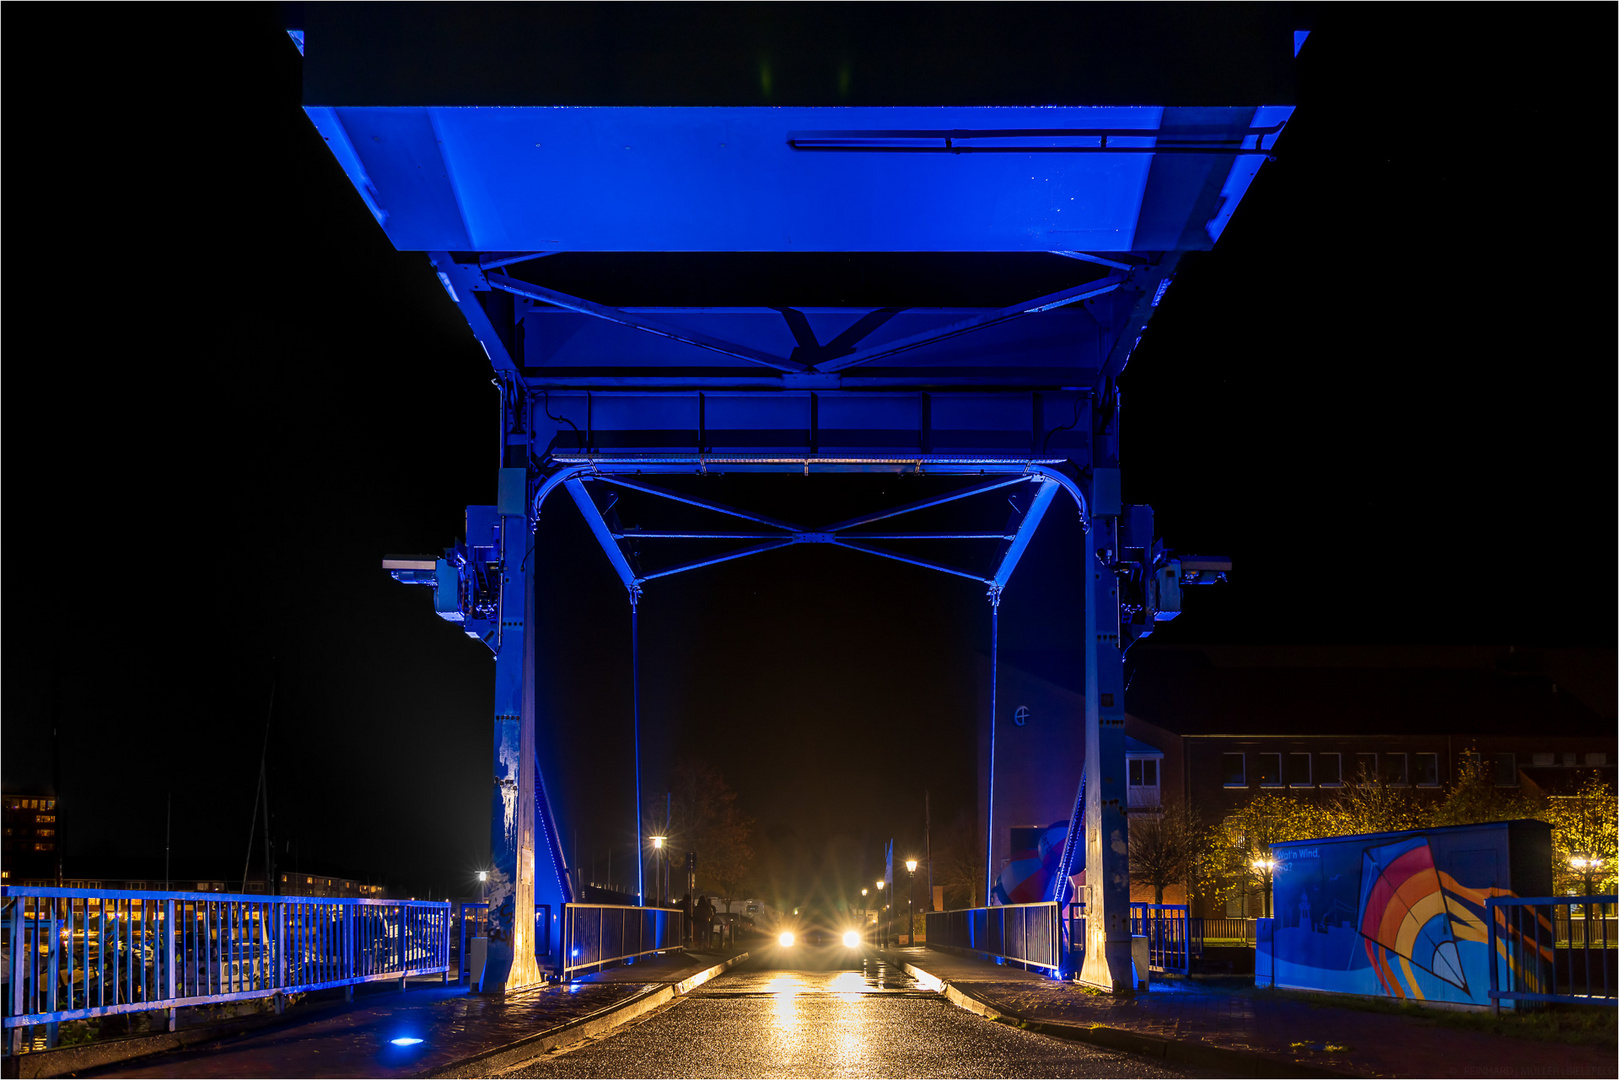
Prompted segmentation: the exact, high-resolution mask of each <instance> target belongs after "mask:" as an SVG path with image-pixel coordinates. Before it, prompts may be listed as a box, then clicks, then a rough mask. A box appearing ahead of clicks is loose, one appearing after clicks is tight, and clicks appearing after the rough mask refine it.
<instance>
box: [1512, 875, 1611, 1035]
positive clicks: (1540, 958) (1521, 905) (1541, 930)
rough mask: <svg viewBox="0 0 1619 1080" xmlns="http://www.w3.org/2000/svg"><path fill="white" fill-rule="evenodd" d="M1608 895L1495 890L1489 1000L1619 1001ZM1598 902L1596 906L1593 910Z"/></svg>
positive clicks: (1590, 1003)
mask: <svg viewBox="0 0 1619 1080" xmlns="http://www.w3.org/2000/svg"><path fill="white" fill-rule="evenodd" d="M1616 900H1619V897H1616V896H1614V895H1613V894H1608V895H1603V896H1535V897H1516V896H1492V897H1490V898H1489V899H1487V900H1485V901H1484V918H1485V921H1486V922H1487V923H1489V927H1490V943H1489V944H1490V951H1489V957H1490V1002H1491V1004H1492V1005H1494V1006H1495V1008H1496V1009H1498V1010H1499V1009H1500V1007H1501V1002H1503V1001H1514V1002H1517V1001H1561V1002H1569V1003H1573V1004H1585V1005H1619V965H1616V960H1619V937H1616V936H1615V935H1614V933H1613V925H1612V920H1611V919H1610V918H1609V915H1608V912H1610V911H1611V910H1612V909H1613V906H1614V904H1615V902H1616ZM1593 909H1594V910H1593Z"/></svg>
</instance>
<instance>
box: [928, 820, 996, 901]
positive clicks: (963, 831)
mask: <svg viewBox="0 0 1619 1080" xmlns="http://www.w3.org/2000/svg"><path fill="white" fill-rule="evenodd" d="M933 883H934V884H935V885H943V886H944V891H945V894H946V895H947V896H953V897H955V899H956V900H957V901H958V903H959V904H960V906H962V907H970V908H971V907H979V906H980V904H979V902H978V890H979V889H981V888H983V885H984V845H983V844H982V843H981V842H980V834H979V832H978V826H977V822H976V821H974V820H973V818H972V817H970V816H969V815H968V814H966V813H962V814H960V815H958V816H957V818H956V820H955V821H954V822H952V823H951V824H950V825H947V826H945V827H944V828H942V829H937V830H935V832H934V835H933ZM961 901H965V903H960V902H961ZM945 906H946V907H949V906H950V904H949V902H948V901H947V902H946V904H945Z"/></svg>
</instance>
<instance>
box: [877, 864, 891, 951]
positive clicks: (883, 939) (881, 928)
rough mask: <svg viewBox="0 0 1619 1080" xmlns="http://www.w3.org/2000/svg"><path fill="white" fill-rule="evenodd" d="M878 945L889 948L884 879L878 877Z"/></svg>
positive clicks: (880, 947)
mask: <svg viewBox="0 0 1619 1080" xmlns="http://www.w3.org/2000/svg"><path fill="white" fill-rule="evenodd" d="M877 947H878V948H879V949H886V948H888V933H887V927H886V926H885V925H884V920H883V879H882V878H878V879H877Z"/></svg>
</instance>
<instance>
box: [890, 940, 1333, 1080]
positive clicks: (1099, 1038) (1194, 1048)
mask: <svg viewBox="0 0 1619 1080" xmlns="http://www.w3.org/2000/svg"><path fill="white" fill-rule="evenodd" d="M898 963H899V965H900V966H901V967H902V968H904V969H905V971H906V972H907V973H908V974H909V975H910V976H911V977H912V978H914V979H921V980H925V981H927V982H933V983H937V984H938V985H939V992H940V994H941V995H943V997H944V999H945V1000H946V1001H948V1002H950V1004H952V1005H954V1006H956V1007H957V1008H958V1009H964V1010H966V1011H967V1012H970V1013H973V1014H975V1015H978V1016H982V1017H983V1018H984V1019H986V1020H992V1021H994V1022H996V1023H998V1024H1006V1025H1008V1026H1011V1027H1016V1028H1022V1029H1023V1030H1025V1031H1033V1032H1036V1033H1038V1034H1040V1035H1050V1036H1053V1037H1054V1038H1058V1039H1071V1040H1073V1041H1075V1042H1084V1043H1090V1044H1092V1045H1094V1046H1101V1047H1105V1048H1106V1049H1108V1050H1123V1051H1126V1052H1128V1053H1132V1054H1141V1055H1143V1056H1146V1057H1152V1058H1160V1059H1162V1060H1164V1061H1174V1062H1178V1063H1180V1064H1184V1065H1195V1066H1199V1067H1202V1068H1209V1069H1219V1070H1222V1071H1225V1072H1229V1073H1231V1074H1233V1075H1235V1076H1267V1077H1269V1076H1311V1077H1334V1078H1339V1080H1341V1078H1343V1077H1355V1076H1359V1075H1360V1074H1358V1073H1353V1072H1347V1071H1339V1070H1336V1069H1324V1068H1322V1067H1321V1066H1319V1065H1306V1064H1304V1063H1302V1062H1294V1061H1284V1060H1282V1059H1280V1058H1273V1057H1268V1056H1266V1055H1264V1054H1254V1053H1249V1052H1247V1051H1243V1050H1228V1049H1226V1048H1225V1047H1223V1046H1208V1045H1205V1044H1202V1043H1194V1042H1187V1041H1184V1040H1180V1039H1165V1038H1162V1037H1160V1036H1157V1035H1143V1034H1141V1033H1140V1032H1137V1031H1130V1030H1129V1029H1127V1028H1116V1027H1106V1026H1104V1025H1102V1024H1095V1025H1086V1026H1081V1025H1079V1024H1063V1023H1057V1022H1054V1021H1050V1020H1037V1019H1035V1018H1034V1017H1032V1016H1024V1015H1022V1014H1020V1013H1015V1012H1012V1011H1010V1010H1007V1009H1002V1008H999V1007H997V1006H995V1005H992V1004H990V1003H989V1002H987V1001H984V1000H982V999H980V998H977V997H974V996H973V995H972V994H969V993H967V992H966V991H965V990H962V989H960V988H959V987H957V986H954V985H952V984H951V983H949V982H947V981H945V980H944V979H941V978H939V977H938V976H937V975H934V974H933V973H932V972H929V971H925V970H923V969H922V968H919V967H917V966H916V965H915V964H911V963H907V962H906V961H904V960H900V961H898Z"/></svg>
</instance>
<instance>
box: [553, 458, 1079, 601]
mask: <svg viewBox="0 0 1619 1080" xmlns="http://www.w3.org/2000/svg"><path fill="white" fill-rule="evenodd" d="M587 479H596V480H598V481H599V482H601V483H607V484H614V485H618V486H620V487H624V488H627V489H629V490H632V491H639V492H642V493H644V494H647V495H652V496H655V497H657V498H662V499H667V500H669V501H671V502H676V503H681V504H683V505H686V506H695V507H698V508H700V509H704V510H711V511H714V512H715V513H721V514H729V515H731V516H734V517H740V518H743V519H745V520H750V521H757V522H759V523H761V524H766V525H769V526H770V527H772V528H774V529H777V530H779V531H778V532H774V533H759V532H707V531H680V532H665V531H659V530H647V531H642V530H639V529H624V528H614V527H613V526H612V525H610V524H609V523H608V522H607V520H606V518H605V517H604V516H603V515H602V512H601V510H600V508H599V507H598V506H597V505H596V501H595V499H593V498H592V497H591V495H590V492H589V491H588V490H586V487H585V482H586V480H587ZM1030 482H1033V483H1034V484H1035V490H1034V494H1033V495H1032V496H1031V498H1030V500H1029V505H1028V508H1027V509H1024V510H1020V511H1019V513H1018V514H1017V515H1015V520H1014V521H1013V522H1012V523H1010V524H1009V525H1008V527H1007V529H1006V530H1002V531H1000V532H889V533H860V532H855V533H852V534H849V535H843V534H845V533H848V531H849V530H853V529H859V528H861V527H862V526H865V525H869V524H871V523H873V522H877V521H884V520H887V519H889V518H893V517H898V516H900V515H902V514H910V513H916V512H917V511H920V510H927V509H931V508H933V507H936V506H942V505H945V504H946V503H951V502H955V501H957V500H960V499H965V498H969V497H971V496H973V495H982V494H985V493H987V492H991V491H998V490H1000V489H1002V488H1006V487H1012V486H1014V485H1017V484H1026V483H1030ZM563 484H564V485H565V486H566V487H567V489H568V493H569V494H570V495H571V496H572V497H573V500H574V502H575V503H576V504H577V505H578V507H579V512H580V513H581V514H582V515H583V516H584V519H585V524H586V525H588V526H589V528H590V531H591V533H592V535H594V536H595V537H596V542H597V543H598V544H600V545H601V548H602V551H604V552H605V553H606V555H607V559H608V562H609V563H611V564H612V567H613V571H614V572H615V573H616V574H617V575H618V578H619V581H620V582H621V583H622V584H623V585H624V588H625V589H626V590H627V591H628V592H629V594H630V597H631V600H632V602H633V601H634V600H636V599H637V598H638V597H639V596H640V593H641V589H642V587H643V586H644V585H645V584H646V583H647V582H649V581H654V580H656V579H658V578H663V577H670V576H672V575H674V574H680V573H685V572H686V571H688V570H699V569H702V568H703V567H706V566H714V565H717V564H719V563H722V562H730V561H732V560H735V559H741V558H745V557H747V556H749V555H759V554H763V553H764V552H766V551H775V550H776V549H777V548H783V547H790V546H792V545H794V544H831V545H834V546H836V547H841V548H847V549H848V550H850V551H863V552H865V553H866V554H868V555H876V556H878V557H880V558H884V559H892V560H894V561H896V562H902V563H908V564H909V565H911V566H919V567H922V568H924V569H927V570H936V571H938V572H939V573H942V574H949V575H950V576H952V577H961V578H966V579H968V580H969V581H978V582H982V583H983V584H985V585H988V586H989V587H990V588H991V589H992V590H994V591H997V592H998V591H999V590H1001V589H1004V588H1005V587H1006V585H1007V583H1008V582H1009V581H1010V580H1011V577H1012V572H1013V571H1014V570H1015V569H1016V568H1017V563H1018V560H1019V559H1020V558H1021V557H1022V555H1023V552H1024V550H1025V549H1026V548H1027V547H1028V545H1029V541H1030V540H1031V539H1033V536H1034V531H1035V530H1036V529H1037V528H1039V525H1040V520H1041V518H1043V517H1044V516H1045V512H1046V509H1047V507H1049V506H1050V505H1051V500H1052V499H1053V498H1054V497H1055V496H1056V493H1057V489H1058V487H1059V486H1061V485H1059V484H1058V483H1056V482H1054V481H1053V480H1052V479H1050V478H1049V477H1047V476H1043V475H1039V474H1037V473H1024V474H1020V475H1016V476H1003V477H997V478H996V479H994V480H989V481H985V482H982V483H978V484H971V485H969V486H967V487H964V488H960V489H958V490H956V491H951V492H946V493H944V494H942V495H936V496H933V497H931V498H927V499H919V500H917V501H916V502H912V503H907V504H905V505H904V506H897V507H892V508H890V509H888V510H880V511H877V512H875V513H871V514H863V515H861V516H860V517H855V518H850V519H848V520H846V521H840V522H837V523H835V524H833V525H828V526H826V527H825V528H822V529H813V530H812V529H805V528H802V527H800V526H797V525H793V524H790V523H788V522H785V521H778V520H776V519H774V518H770V517H766V516H765V515H762V514H754V513H751V512H749V511H746V510H738V509H736V508H735V507H731V506H726V505H725V504H723V503H718V502H714V501H712V500H709V499H699V498H694V497H692V496H689V495H681V494H679V493H678V492H673V491H669V490H668V489H666V488H660V487H655V486H653V485H651V484H646V483H642V482H640V481H635V480H627V479H624V478H622V477H596V478H590V477H586V476H584V475H582V474H580V473H578V472H576V471H575V472H572V473H571V474H570V476H569V478H568V479H566V480H564V481H563ZM1013 505H1014V507H1015V508H1016V507H1017V504H1016V503H1014V504H1013ZM1008 530H1010V531H1008ZM624 540H755V541H759V542H758V543H755V544H752V545H751V546H749V547H745V548H739V549H737V550H735V551H728V552H725V553H724V554H721V555H714V556H711V557H708V558H703V559H695V560H692V561H690V562H685V563H680V564H678V565H675V566H670V567H665V568H664V569H662V570H656V571H653V572H651V573H645V574H643V573H638V572H637V571H636V569H635V568H634V567H633V566H631V564H630V561H629V559H628V558H626V557H625V555H624V551H623V549H622V548H621V547H620V546H619V544H620V543H621V542H622V541H624ZM873 540H999V541H1001V543H1002V549H1001V553H1000V555H999V556H998V557H997V559H996V563H995V569H994V571H993V572H992V574H991V575H990V576H988V577H986V576H984V575H983V574H975V573H971V572H969V571H966V570H961V569H958V568H956V567H953V566H946V565H944V564H943V563H939V562H934V561H931V560H928V559H918V558H915V557H914V556H909V555H901V554H899V553H898V552H894V551H887V550H884V549H883V548H880V547H873V546H871V544H870V543H869V542H870V541H873Z"/></svg>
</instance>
